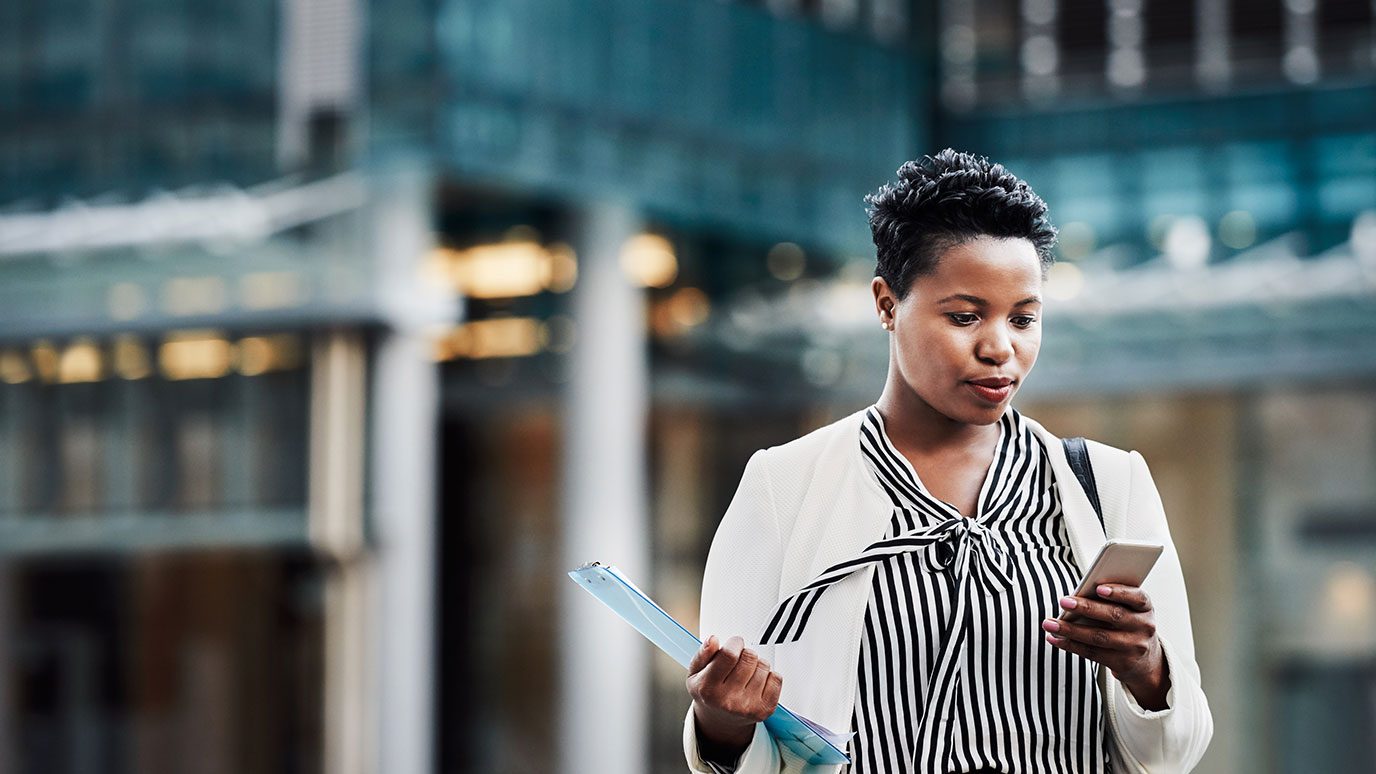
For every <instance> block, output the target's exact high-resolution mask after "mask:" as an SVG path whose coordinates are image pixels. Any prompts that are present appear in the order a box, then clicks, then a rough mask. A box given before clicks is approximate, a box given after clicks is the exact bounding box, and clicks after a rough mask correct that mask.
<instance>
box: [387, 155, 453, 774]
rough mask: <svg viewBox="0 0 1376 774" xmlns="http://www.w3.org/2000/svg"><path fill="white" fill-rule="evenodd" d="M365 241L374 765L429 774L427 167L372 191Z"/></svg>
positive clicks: (434, 430)
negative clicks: (374, 319)
mask: <svg viewBox="0 0 1376 774" xmlns="http://www.w3.org/2000/svg"><path fill="white" fill-rule="evenodd" d="M372 195H373V203H372V206H371V214H372V220H371V223H370V232H369V233H370V237H371V239H372V240H373V247H372V250H373V254H374V257H375V259H376V262H377V265H376V272H377V274H376V276H377V285H378V287H377V292H378V301H379V303H380V306H381V309H382V311H383V316H384V318H385V319H386V321H387V327H386V328H385V329H384V330H383V331H382V332H381V333H380V334H379V335H378V336H377V339H376V341H375V344H374V349H373V353H372V356H373V357H372V368H371V370H370V376H369V387H370V393H371V395H370V399H369V401H368V412H369V416H368V421H369V428H370V434H369V435H370V439H369V443H370V448H369V453H370V461H371V470H370V473H371V478H370V482H371V486H370V487H369V496H370V497H369V501H368V504H369V511H370V515H371V517H372V522H371V523H372V524H373V526H374V527H375V535H376V573H375V575H373V577H374V578H375V582H376V586H375V593H376V596H374V597H372V598H373V599H375V600H376V607H375V615H372V616H370V617H369V618H370V620H372V621H375V622H376V627H377V628H376V630H375V631H376V636H377V637H378V641H377V643H376V650H375V653H376V660H375V662H374V663H375V664H376V665H377V672H376V680H377V682H376V689H375V695H376V696H377V697H378V706H377V715H376V717H377V733H378V743H377V761H378V763H377V767H376V769H375V770H376V771H378V772H386V774H425V773H427V772H430V771H433V770H434V762H435V748H434V728H435V717H434V706H435V700H434V696H433V693H434V692H433V686H434V684H435V677H436V674H435V673H436V667H435V654H434V638H435V562H436V556H435V507H436V506H435V475H436V471H435V466H436V453H437V452H436V437H437V435H438V423H439V372H438V369H437V367H436V365H435V363H434V360H433V359H432V357H431V353H432V347H431V338H430V336H431V332H432V330H433V329H434V328H435V327H437V326H442V325H445V324H452V322H453V320H454V318H455V317H456V316H457V314H458V305H457V303H456V302H455V299H454V298H453V297H452V293H451V291H450V290H448V289H445V288H436V287H428V286H426V285H425V284H424V283H423V282H422V280H421V272H419V271H418V267H419V265H420V262H421V261H422V260H424V258H425V257H426V255H427V254H428V252H429V251H430V250H431V249H432V248H433V234H432V232H431V222H432V217H433V206H434V205H433V192H432V188H431V185H430V179H429V177H428V175H427V174H426V173H425V171H424V169H423V167H416V166H411V167H406V168H399V169H397V170H395V171H391V172H389V173H388V174H387V176H386V177H385V178H383V179H381V180H379V181H378V183H376V188H375V190H374V191H373V194H372Z"/></svg>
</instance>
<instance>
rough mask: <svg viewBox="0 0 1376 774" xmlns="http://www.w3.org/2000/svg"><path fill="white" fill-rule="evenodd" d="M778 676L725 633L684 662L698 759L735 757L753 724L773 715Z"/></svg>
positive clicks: (750, 734)
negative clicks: (687, 662)
mask: <svg viewBox="0 0 1376 774" xmlns="http://www.w3.org/2000/svg"><path fill="white" fill-rule="evenodd" d="M783 686H784V678H783V676H782V675H780V674H779V673H778V672H775V671H773V670H772V669H771V668H770V666H769V662H767V661H765V660H764V659H762V658H760V657H759V654H757V653H755V651H753V650H751V649H749V648H747V647H745V640H743V639H741V638H740V637H731V638H729V639H727V640H726V644H724V645H723V644H722V643H721V642H720V641H719V640H718V639H717V637H716V635H713V636H711V637H708V638H707V641H706V642H704V643H703V644H702V647H701V648H699V649H698V652H697V653H696V654H695V655H694V656H693V660H692V661H691V662H689V664H688V693H689V694H690V695H691V696H692V697H693V716H694V720H695V722H696V723H697V729H698V741H699V743H700V747H701V748H702V750H701V753H702V757H703V758H704V759H707V760H712V761H717V762H726V761H733V760H735V759H737V758H739V757H740V754H741V753H742V752H744V751H745V748H747V747H749V746H750V740H751V739H752V738H753V737H754V736H755V724H756V723H759V722H761V721H763V720H764V719H765V718H768V717H769V716H770V715H772V714H774V708H775V707H777V706H779V693H780V692H781V691H782V690H783Z"/></svg>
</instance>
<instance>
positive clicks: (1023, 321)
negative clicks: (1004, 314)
mask: <svg viewBox="0 0 1376 774" xmlns="http://www.w3.org/2000/svg"><path fill="white" fill-rule="evenodd" d="M1013 321H1014V322H1015V323H1017V325H1018V327H1020V328H1027V327H1030V326H1031V325H1032V323H1034V322H1036V321H1037V318H1035V317H1027V316H1026V315H1024V316H1022V317H1014V318H1013Z"/></svg>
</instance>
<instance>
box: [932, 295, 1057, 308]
mask: <svg viewBox="0 0 1376 774" xmlns="http://www.w3.org/2000/svg"><path fill="white" fill-rule="evenodd" d="M947 301H969V302H970V303H972V304H974V305H976V306H988V305H989V302H988V301H985V300H984V299H982V298H980V297H979V296H972V295H970V294H969V293H952V294H951V295H949V296H947V297H945V298H943V299H941V300H940V301H938V302H937V303H938V304H944V303H946V302H947ZM1041 302H1042V300H1041V298H1039V297H1037V296H1028V297H1027V298H1024V299H1023V300H1021V301H1019V302H1017V303H1016V304H1013V306H1027V305H1028V304H1040V303H1041Z"/></svg>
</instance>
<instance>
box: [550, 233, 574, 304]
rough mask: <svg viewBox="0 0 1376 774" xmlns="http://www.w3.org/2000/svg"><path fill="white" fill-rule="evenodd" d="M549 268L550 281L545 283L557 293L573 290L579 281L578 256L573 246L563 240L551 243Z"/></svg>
mask: <svg viewBox="0 0 1376 774" xmlns="http://www.w3.org/2000/svg"><path fill="white" fill-rule="evenodd" d="M549 268H550V272H549V282H548V283H547V284H546V285H545V287H546V288H548V289H549V290H551V291H553V292H555V293H567V292H568V291H570V290H573V286H574V284H575V283H576V282H577V281H578V256H577V255H576V254H575V253H574V252H573V248H572V247H569V246H568V245H566V244H564V243H563V242H555V243H554V244H552V245H550V246H549Z"/></svg>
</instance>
